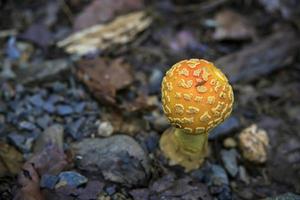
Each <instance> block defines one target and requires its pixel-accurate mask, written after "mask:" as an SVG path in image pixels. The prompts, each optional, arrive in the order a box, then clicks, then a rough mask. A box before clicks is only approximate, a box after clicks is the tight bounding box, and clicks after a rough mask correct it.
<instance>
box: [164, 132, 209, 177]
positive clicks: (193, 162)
mask: <svg viewBox="0 0 300 200" xmlns="http://www.w3.org/2000/svg"><path fill="white" fill-rule="evenodd" d="M207 143H208V134H207V133H203V134H199V135H189V134H186V133H185V132H183V131H182V130H181V129H177V128H173V127H171V128H169V129H167V130H166V131H165V132H164V133H163V135H162V137H161V139H160V148H161V150H162V151H163V153H164V155H165V156H166V157H167V158H169V160H170V162H169V164H170V165H181V166H182V167H184V168H185V171H187V172H188V171H191V170H194V169H198V168H199V167H200V166H201V165H202V164H203V162H204V159H205V157H206V155H207Z"/></svg>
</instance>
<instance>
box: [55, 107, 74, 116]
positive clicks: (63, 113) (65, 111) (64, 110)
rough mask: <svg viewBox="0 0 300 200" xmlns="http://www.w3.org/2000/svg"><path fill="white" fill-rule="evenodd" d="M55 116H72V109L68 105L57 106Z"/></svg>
mask: <svg viewBox="0 0 300 200" xmlns="http://www.w3.org/2000/svg"><path fill="white" fill-rule="evenodd" d="M56 111H57V114H58V115H60V116H66V115H70V114H72V113H73V112H74V111H73V108H72V107H71V106H69V105H58V106H57V107H56Z"/></svg>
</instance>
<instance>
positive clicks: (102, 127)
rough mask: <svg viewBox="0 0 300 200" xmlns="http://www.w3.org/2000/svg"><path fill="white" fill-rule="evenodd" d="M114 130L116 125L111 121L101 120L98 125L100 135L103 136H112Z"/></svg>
mask: <svg viewBox="0 0 300 200" xmlns="http://www.w3.org/2000/svg"><path fill="white" fill-rule="evenodd" d="M113 132H114V127H113V126H112V124H111V123H110V122H109V121H105V122H100V124H99V126H98V135H99V136H102V137H108V136H111V135H112V134H113Z"/></svg>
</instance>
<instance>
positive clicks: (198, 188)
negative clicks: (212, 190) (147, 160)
mask: <svg viewBox="0 0 300 200" xmlns="http://www.w3.org/2000/svg"><path fill="white" fill-rule="evenodd" d="M149 189H150V196H151V197H150V198H149V199H172V200H173V199H174V200H175V199H176V200H177V199H178V200H179V199H206V200H211V199H212V197H211V196H210V194H209V192H208V188H207V186H206V185H204V184H202V183H200V182H193V179H191V177H187V176H184V177H182V178H178V179H177V178H176V177H175V176H174V174H171V173H169V174H168V175H165V176H163V177H161V178H159V179H158V180H156V181H155V182H154V183H153V184H152V185H150V187H149Z"/></svg>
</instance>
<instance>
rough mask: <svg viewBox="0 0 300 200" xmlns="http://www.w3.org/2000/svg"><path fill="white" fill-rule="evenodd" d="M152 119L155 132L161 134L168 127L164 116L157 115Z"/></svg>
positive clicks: (168, 123)
mask: <svg viewBox="0 0 300 200" xmlns="http://www.w3.org/2000/svg"><path fill="white" fill-rule="evenodd" d="M154 117H155V118H154V121H153V126H154V129H155V130H156V131H158V132H160V133H162V132H163V131H165V130H167V129H168V127H170V122H169V120H168V118H167V117H166V116H165V115H161V114H157V116H154Z"/></svg>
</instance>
